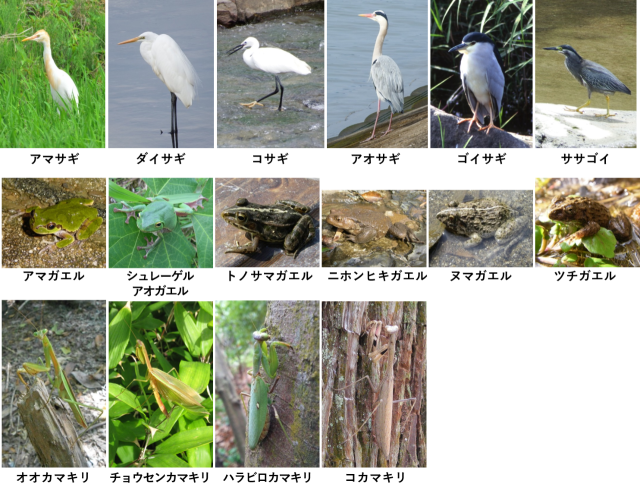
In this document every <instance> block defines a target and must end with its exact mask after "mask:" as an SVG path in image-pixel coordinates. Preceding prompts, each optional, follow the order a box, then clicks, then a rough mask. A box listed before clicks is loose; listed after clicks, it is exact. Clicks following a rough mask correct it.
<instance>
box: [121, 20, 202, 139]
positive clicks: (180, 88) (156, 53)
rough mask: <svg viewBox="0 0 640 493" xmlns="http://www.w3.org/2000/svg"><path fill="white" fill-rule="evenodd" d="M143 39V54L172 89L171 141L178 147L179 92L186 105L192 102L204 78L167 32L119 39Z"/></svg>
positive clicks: (129, 41) (132, 40)
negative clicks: (177, 105) (177, 109)
mask: <svg viewBox="0 0 640 493" xmlns="http://www.w3.org/2000/svg"><path fill="white" fill-rule="evenodd" d="M136 42H138V43H141V45H140V54H141V55H142V58H144V61H145V62H147V63H148V64H149V65H151V68H152V69H153V71H154V73H155V74H156V75H157V76H158V78H159V79H160V80H161V81H162V82H164V85H165V86H167V89H169V92H170V93H171V132H170V134H171V143H172V145H173V147H174V148H177V147H178V114H177V111H176V96H177V97H178V99H180V101H182V104H184V107H185V108H188V107H189V106H191V103H192V102H193V99H194V97H195V95H196V86H197V84H198V83H199V82H200V80H199V79H198V74H196V71H195V69H194V68H193V65H191V62H190V61H189V59H188V58H187V56H186V55H185V54H184V53H183V52H182V50H181V49H180V47H179V46H178V43H176V42H175V41H174V40H173V38H172V37H171V36H169V35H167V34H156V33H152V32H146V33H142V34H141V35H140V36H138V37H136V38H132V39H128V40H126V41H122V42H121V43H118V44H119V45H123V44H127V43H136Z"/></svg>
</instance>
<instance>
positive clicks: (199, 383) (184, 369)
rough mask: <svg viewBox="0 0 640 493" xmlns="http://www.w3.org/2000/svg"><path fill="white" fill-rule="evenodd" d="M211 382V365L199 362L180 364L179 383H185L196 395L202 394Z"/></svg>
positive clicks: (183, 362) (182, 362)
mask: <svg viewBox="0 0 640 493" xmlns="http://www.w3.org/2000/svg"><path fill="white" fill-rule="evenodd" d="M210 380H211V365H208V364H207V363H200V362H199V361H181V362H180V381H181V382H184V383H186V384H187V385H188V386H189V387H191V388H192V389H193V390H195V391H196V392H197V393H198V394H201V393H202V392H204V389H205V388H206V387H207V385H209V381H210Z"/></svg>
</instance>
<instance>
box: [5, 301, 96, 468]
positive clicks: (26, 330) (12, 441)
mask: <svg viewBox="0 0 640 493" xmlns="http://www.w3.org/2000/svg"><path fill="white" fill-rule="evenodd" d="M105 305H106V302H104V301H28V302H24V301H15V302H13V301H3V302H2V362H3V368H2V465H3V467H41V464H40V461H39V459H38V456H37V455H36V452H35V450H34V448H33V446H32V445H31V442H30V441H29V438H28V436H27V433H26V430H25V428H24V426H23V424H22V421H21V419H20V415H19V414H18V410H17V402H18V401H19V400H20V399H21V398H22V395H23V393H24V390H25V388H24V386H23V385H22V383H21V382H20V380H18V378H17V376H16V370H17V369H18V368H21V367H22V364H23V363H26V362H29V363H38V364H44V363H43V362H44V352H43V349H42V343H41V342H40V341H39V340H38V339H37V338H35V337H34V336H33V333H34V332H35V331H36V330H39V329H48V331H49V332H48V334H47V337H48V338H49V340H50V341H51V345H52V346H53V350H54V352H55V354H56V357H57V359H58V360H59V361H60V364H61V366H62V367H63V368H64V370H65V373H66V374H67V377H68V380H69V381H70V382H71V386H72V387H73V389H74V392H75V393H76V398H77V399H78V401H79V402H82V403H83V404H86V405H88V406H92V407H97V408H100V409H103V410H104V409H106V387H105V368H106V347H105V341H106V317H105ZM52 374H53V373H52V372H50V375H52ZM34 378H39V379H41V380H42V381H45V382H47V380H48V379H47V377H46V376H45V375H44V374H43V373H40V374H39V375H38V376H36V377H30V376H28V375H26V376H25V379H27V383H29V382H30V381H32V380H33V379H34ZM80 381H82V382H83V383H80ZM47 385H48V386H49V389H50V388H51V387H50V384H47ZM56 392H57V391H56ZM80 409H81V410H82V413H83V414H84V416H85V420H86V421H87V423H89V425H90V427H89V431H87V432H86V433H85V434H84V435H83V436H82V438H81V439H80V440H81V442H82V445H83V449H84V452H85V455H86V457H87V461H88V463H89V465H90V466H91V467H106V451H107V447H106V426H105V423H106V416H107V413H106V412H104V413H103V415H102V416H101V419H99V420H97V421H96V422H95V423H93V426H91V423H92V422H93V421H94V420H95V419H96V417H97V416H98V415H99V414H100V413H99V412H97V411H94V410H92V409H89V408H86V407H81V408H80ZM69 414H70V415H71V419H72V420H73V421H74V423H75V419H74V418H73V415H72V414H71V410H69ZM76 431H77V432H78V433H80V432H81V431H82V428H81V427H80V425H77V426H76Z"/></svg>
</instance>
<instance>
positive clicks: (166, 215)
mask: <svg viewBox="0 0 640 493" xmlns="http://www.w3.org/2000/svg"><path fill="white" fill-rule="evenodd" d="M195 197H198V196H197V195H195ZM148 200H151V201H152V202H151V203H150V204H146V205H136V206H133V207H131V206H129V204H127V203H126V202H122V206H123V208H122V209H113V211H114V212H124V213H125V214H126V215H127V219H126V220H125V223H127V224H129V219H131V218H132V217H136V213H138V217H137V219H136V224H137V226H138V229H140V231H143V232H145V233H152V234H154V235H155V236H157V238H156V239H155V241H151V240H150V239H148V238H146V237H145V241H146V242H147V245H146V246H139V247H137V248H138V250H145V254H144V257H143V258H147V256H148V255H149V252H151V250H153V249H154V248H155V246H156V245H157V244H158V242H159V241H160V239H161V238H162V233H169V232H171V231H173V230H175V229H176V228H177V227H178V225H179V224H180V223H179V221H178V216H180V217H186V216H189V215H191V214H193V213H194V212H195V210H197V209H198V206H199V207H202V208H203V209H204V206H203V205H202V201H203V200H209V199H207V198H206V197H199V198H197V199H196V200H194V201H192V202H188V203H182V204H176V205H172V204H171V202H169V199H168V198H166V197H162V196H158V197H149V198H148ZM125 207H126V209H125ZM190 226H192V224H191V223H190V222H189V223H187V224H180V227H181V228H188V227H190Z"/></svg>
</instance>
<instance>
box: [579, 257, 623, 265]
mask: <svg viewBox="0 0 640 493" xmlns="http://www.w3.org/2000/svg"><path fill="white" fill-rule="evenodd" d="M584 266H585V267H618V266H617V265H616V264H613V263H611V262H609V261H608V260H606V259H603V258H593V257H589V258H587V259H586V260H585V261H584Z"/></svg>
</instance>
